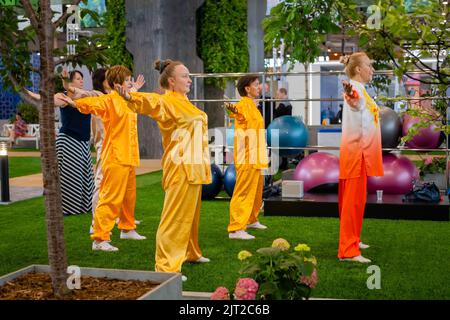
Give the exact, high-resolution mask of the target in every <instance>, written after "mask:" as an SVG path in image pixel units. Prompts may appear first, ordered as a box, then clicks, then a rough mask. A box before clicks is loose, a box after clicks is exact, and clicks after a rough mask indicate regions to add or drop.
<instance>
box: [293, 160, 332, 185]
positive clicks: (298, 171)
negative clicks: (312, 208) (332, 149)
mask: <svg viewBox="0 0 450 320" xmlns="http://www.w3.org/2000/svg"><path fill="white" fill-rule="evenodd" d="M294 180H299V181H303V190H304V191H305V192H307V191H308V190H310V189H312V188H315V187H317V186H320V185H324V184H337V183H338V182H339V158H338V157H337V156H335V155H333V154H331V153H326V152H315V153H313V154H310V155H309V156H307V157H305V158H303V160H302V161H300V162H299V164H298V165H297V167H296V168H295V172H294Z"/></svg>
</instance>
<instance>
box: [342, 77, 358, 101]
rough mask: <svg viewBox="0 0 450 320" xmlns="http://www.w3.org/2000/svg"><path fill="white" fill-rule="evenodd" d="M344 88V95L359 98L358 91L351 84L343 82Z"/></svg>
mask: <svg viewBox="0 0 450 320" xmlns="http://www.w3.org/2000/svg"><path fill="white" fill-rule="evenodd" d="M342 86H343V87H344V93H345V94H346V95H348V96H349V97H350V98H359V95H358V91H356V89H355V88H353V86H352V85H351V84H350V82H348V81H345V80H342Z"/></svg>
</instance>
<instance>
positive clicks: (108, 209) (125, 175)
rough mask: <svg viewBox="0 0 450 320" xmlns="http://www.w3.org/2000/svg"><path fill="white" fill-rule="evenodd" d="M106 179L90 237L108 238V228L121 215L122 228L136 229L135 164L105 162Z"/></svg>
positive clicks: (120, 225) (104, 178) (101, 188)
mask: <svg viewBox="0 0 450 320" xmlns="http://www.w3.org/2000/svg"><path fill="white" fill-rule="evenodd" d="M102 171H103V179H102V181H101V185H100V195H99V200H98V205H97V208H96V209H95V215H94V233H93V234H92V235H91V239H93V240H98V241H104V240H106V241H109V240H110V236H109V232H110V231H111V230H112V229H113V228H114V225H115V224H116V219H117V218H119V229H120V230H125V231H127V230H134V229H136V225H135V223H134V222H135V220H134V209H135V206H136V172H135V167H133V166H123V165H120V164H115V163H106V162H104V163H103V168H102Z"/></svg>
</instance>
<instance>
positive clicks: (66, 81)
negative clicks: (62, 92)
mask: <svg viewBox="0 0 450 320" xmlns="http://www.w3.org/2000/svg"><path fill="white" fill-rule="evenodd" d="M61 79H62V84H63V87H64V89H66V91H70V92H73V89H72V88H71V87H70V85H69V72H68V71H67V69H64V70H63V72H62V73H61Z"/></svg>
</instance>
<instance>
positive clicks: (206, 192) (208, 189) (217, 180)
mask: <svg viewBox="0 0 450 320" xmlns="http://www.w3.org/2000/svg"><path fill="white" fill-rule="evenodd" d="M211 178H212V182H211V183H210V184H204V185H203V186H202V199H204V200H211V199H214V198H215V197H216V196H217V195H218V194H219V192H220V190H222V185H223V181H222V171H221V170H220V168H219V167H218V166H217V165H215V164H211Z"/></svg>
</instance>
